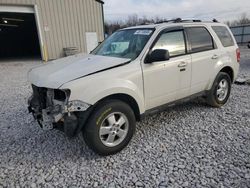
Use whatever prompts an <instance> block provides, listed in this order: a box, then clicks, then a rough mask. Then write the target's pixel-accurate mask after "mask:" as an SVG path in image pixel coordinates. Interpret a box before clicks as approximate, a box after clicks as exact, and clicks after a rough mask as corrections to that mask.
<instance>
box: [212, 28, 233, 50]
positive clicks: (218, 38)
mask: <svg viewBox="0 0 250 188" xmlns="http://www.w3.org/2000/svg"><path fill="white" fill-rule="evenodd" d="M215 27H221V28H225V29H226V30H227V32H228V34H229V35H230V37H231V40H232V42H233V44H232V45H229V46H224V44H223V42H222V40H221V37H220V36H219V35H218V34H217V32H216V31H215ZM211 28H212V30H213V31H214V33H215V34H216V36H217V37H218V39H219V41H220V43H221V45H222V46H223V47H224V48H229V47H232V46H235V41H234V39H233V36H232V34H231V33H230V31H229V29H228V28H227V27H225V26H222V25H221V26H217V25H216V26H211Z"/></svg>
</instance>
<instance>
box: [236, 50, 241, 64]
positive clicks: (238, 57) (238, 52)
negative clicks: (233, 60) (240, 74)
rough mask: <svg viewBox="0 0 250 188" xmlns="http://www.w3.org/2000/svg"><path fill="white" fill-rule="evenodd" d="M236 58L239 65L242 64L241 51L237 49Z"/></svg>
mask: <svg viewBox="0 0 250 188" xmlns="http://www.w3.org/2000/svg"><path fill="white" fill-rule="evenodd" d="M236 57H237V62H238V63H239V62H240V49H239V48H237V50H236Z"/></svg>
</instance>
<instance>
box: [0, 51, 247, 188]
mask: <svg viewBox="0 0 250 188" xmlns="http://www.w3.org/2000/svg"><path fill="white" fill-rule="evenodd" d="M247 53H248V54H250V51H249V50H244V52H243V54H242V56H243V59H242V62H241V73H240V77H250V56H248V55H247ZM35 64H38V62H36V63H34V62H33V61H26V62H7V63H0V75H1V80H0V104H1V106H0V119H1V121H0V151H1V152H0V187H55V186H56V187H80V186H81V187H162V188H163V187H250V86H249V85H233V89H232V96H231V98H230V101H229V102H228V103H227V105H225V106H224V107H222V108H221V109H214V108H210V107H208V106H206V105H205V104H204V103H202V102H199V101H194V102H188V103H185V104H182V105H179V106H175V107H172V108H169V109H167V110H166V111H165V112H162V113H160V114H158V115H153V116H150V117H147V118H146V119H145V120H143V121H142V122H140V123H138V126H137V133H136V135H135V136H134V138H133V140H132V142H131V144H130V145H129V146H128V147H127V148H126V149H125V150H123V151H122V152H121V153H119V154H117V155H114V156H109V157H99V156H97V155H95V154H94V153H93V152H92V151H90V150H89V149H88V148H87V147H86V145H85V143H84V142H83V139H82V137H81V135H80V136H79V137H77V138H74V139H68V138H67V137H66V136H65V135H64V134H63V133H61V132H60V131H57V130H54V131H49V132H45V131H42V130H41V129H40V128H39V127H38V125H37V123H36V122H35V121H34V120H33V118H32V116H31V115H29V114H28V112H27V110H26V107H27V105H26V101H27V98H28V96H29V95H30V92H31V88H30V86H29V84H28V83H27V81H26V73H27V71H28V70H29V69H30V68H31V67H33V66H34V65H35Z"/></svg>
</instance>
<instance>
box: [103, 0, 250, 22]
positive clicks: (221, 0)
mask: <svg viewBox="0 0 250 188" xmlns="http://www.w3.org/2000/svg"><path fill="white" fill-rule="evenodd" d="M104 2H105V4H104V15H105V21H107V22H113V21H117V20H126V19H127V17H128V16H129V15H132V14H137V15H138V16H139V17H143V16H146V17H148V18H152V17H156V16H158V17H161V18H166V19H171V18H182V19H191V18H193V19H194V18H195V19H202V20H207V21H208V20H212V19H213V18H216V19H217V20H219V21H221V22H222V21H223V22H224V21H228V20H229V21H230V20H234V19H237V18H239V17H240V15H241V14H242V13H247V15H248V16H249V17H250V0H104Z"/></svg>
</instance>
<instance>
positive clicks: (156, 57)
mask: <svg viewBox="0 0 250 188" xmlns="http://www.w3.org/2000/svg"><path fill="white" fill-rule="evenodd" d="M169 58H170V57H169V51H168V50H164V49H156V50H154V51H152V52H151V53H150V54H149V55H148V57H147V60H146V61H145V63H146V64H148V63H153V62H159V61H167V60H169Z"/></svg>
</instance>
